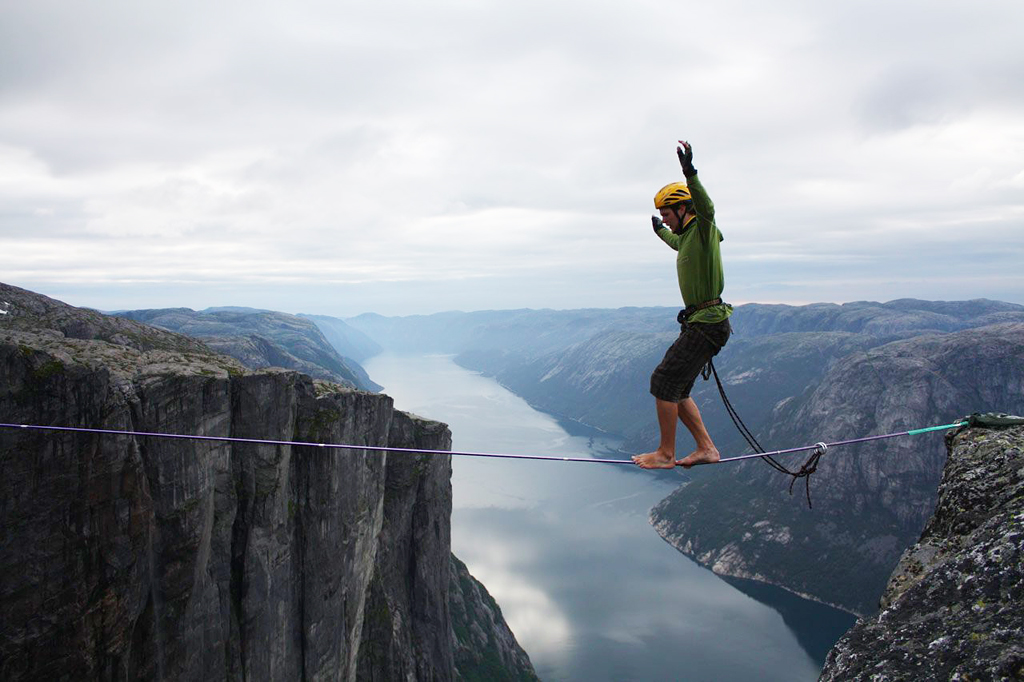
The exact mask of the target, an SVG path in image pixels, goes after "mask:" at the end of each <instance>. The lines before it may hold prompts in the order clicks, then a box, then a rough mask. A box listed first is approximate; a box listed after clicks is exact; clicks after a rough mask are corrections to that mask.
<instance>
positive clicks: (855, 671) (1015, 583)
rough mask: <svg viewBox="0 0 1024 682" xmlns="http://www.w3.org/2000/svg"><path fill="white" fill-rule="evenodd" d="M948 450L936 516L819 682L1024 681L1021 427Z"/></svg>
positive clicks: (965, 438)
mask: <svg viewBox="0 0 1024 682" xmlns="http://www.w3.org/2000/svg"><path fill="white" fill-rule="evenodd" d="M947 441H948V444H949V446H950V450H949V459H948V461H947V462H946V465H945V469H944V472H943V476H942V482H941V483H940V485H939V501H938V505H937V506H936V509H935V513H934V515H933V516H932V517H931V519H930V520H929V521H928V524H927V526H926V527H925V529H924V532H923V533H922V535H921V538H920V540H919V541H918V542H917V543H916V544H915V545H913V546H912V547H911V548H910V549H908V550H907V551H906V552H904V553H903V556H902V558H901V559H900V562H899V565H898V566H897V567H896V570H895V571H894V572H893V574H892V577H891V578H890V580H889V583H888V585H887V586H886V590H885V594H884V596H883V598H882V608H881V611H880V612H879V613H878V614H877V615H875V616H873V617H871V618H867V619H864V620H861V621H860V622H859V623H858V624H857V625H856V626H854V627H853V628H852V629H851V630H850V631H849V632H848V633H847V634H846V635H845V636H844V637H843V638H842V639H841V640H840V641H839V642H838V643H837V644H836V646H835V647H834V648H833V649H832V651H831V652H830V653H829V655H828V660H827V661H826V664H825V668H824V670H823V671H822V675H821V679H822V680H851V679H872V680H911V679H913V680H940V679H941V680H1020V679H1024V609H1022V608H1021V605H1022V604H1024V427H1022V426H1017V427H1013V428H1006V429H988V428H971V429H968V430H966V431H964V432H963V433H960V434H958V435H955V436H953V437H951V438H949V439H947Z"/></svg>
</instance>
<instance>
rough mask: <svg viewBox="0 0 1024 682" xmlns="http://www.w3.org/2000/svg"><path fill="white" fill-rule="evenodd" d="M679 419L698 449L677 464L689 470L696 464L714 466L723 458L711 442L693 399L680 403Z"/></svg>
mask: <svg viewBox="0 0 1024 682" xmlns="http://www.w3.org/2000/svg"><path fill="white" fill-rule="evenodd" d="M679 419H680V421H682V422H683V424H684V425H685V426H686V428H687V429H688V430H689V431H690V435H692V436H693V440H694V442H695V443H696V444H697V449H696V450H694V451H693V452H691V453H690V454H689V455H688V456H686V457H684V458H683V459H681V460H679V461H678V462H676V464H677V465H679V466H681V467H686V468H687V469H689V468H690V467H692V466H693V465H694V464H712V463H714V462H717V461H719V460H720V459H721V456H720V455H719V454H718V448H716V447H715V444H714V443H713V442H712V441H711V436H710V435H709V434H708V430H707V429H706V428H704V420H702V419H701V418H700V410H698V409H697V403H695V402H694V401H693V398H687V399H686V400H684V401H682V402H681V403H679ZM673 430H674V429H673Z"/></svg>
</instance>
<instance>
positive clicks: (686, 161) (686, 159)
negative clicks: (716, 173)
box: [676, 140, 697, 178]
mask: <svg viewBox="0 0 1024 682" xmlns="http://www.w3.org/2000/svg"><path fill="white" fill-rule="evenodd" d="M679 144H680V146H679V147H676V156H678V157H679V165H680V166H682V169H683V175H685V176H686V177H688V178H692V177H693V176H694V175H696V174H697V169H696V168H694V167H693V148H692V147H691V146H690V143H689V142H684V141H683V140H679Z"/></svg>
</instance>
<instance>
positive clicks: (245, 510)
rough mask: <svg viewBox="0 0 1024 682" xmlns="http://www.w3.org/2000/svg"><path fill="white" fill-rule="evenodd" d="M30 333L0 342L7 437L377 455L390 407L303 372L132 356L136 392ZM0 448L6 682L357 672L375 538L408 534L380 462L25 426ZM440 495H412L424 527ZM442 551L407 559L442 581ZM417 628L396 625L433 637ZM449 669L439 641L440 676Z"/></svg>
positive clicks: (429, 463)
mask: <svg viewBox="0 0 1024 682" xmlns="http://www.w3.org/2000/svg"><path fill="white" fill-rule="evenodd" d="M27 337H28V335H27V334H24V333H21V334H14V335H12V336H11V338H10V341H9V342H8V341H5V342H4V343H3V344H2V345H0V372H2V383H3V386H4V390H3V393H2V395H0V411H2V413H3V414H5V415H8V418H9V419H12V420H13V421H15V422H16V423H42V424H62V425H81V426H90V427H101V428H109V429H118V430H122V429H130V430H138V431H146V432H164V433H198V434H201V435H208V436H231V435H234V436H244V437H247V438H269V439H275V440H278V439H280V440H292V439H297V440H304V441H330V442H342V443H356V444H376V445H387V444H388V443H389V441H390V438H391V431H392V424H393V423H394V422H395V421H396V416H395V415H396V413H395V412H394V410H393V408H392V406H391V402H390V399H388V398H386V397H385V396H374V395H370V394H364V393H356V392H333V393H330V394H327V395H323V396H319V397H318V396H317V395H316V388H315V387H314V385H313V383H312V381H311V380H310V379H309V378H308V377H304V376H303V375H298V374H291V373H272V374H257V375H246V376H231V375H229V374H227V373H226V372H223V371H219V368H217V367H216V366H210V365H203V364H201V360H199V359H193V362H194V363H198V364H197V365H196V366H197V367H198V369H199V371H198V373H196V372H194V371H190V370H184V371H182V369H179V370H178V371H176V372H175V371H168V370H167V369H166V367H164V366H161V365H159V364H157V365H147V363H146V361H145V358H144V357H141V356H140V357H135V358H132V359H130V360H129V364H132V365H134V366H136V367H138V368H139V373H138V374H137V375H135V376H133V377H131V378H128V377H124V376H123V375H122V376H118V375H116V374H113V373H111V372H110V371H109V369H106V368H104V367H97V366H89V365H88V364H80V363H77V362H75V360H74V359H73V358H72V355H71V353H72V352H76V353H78V354H79V355H80V357H81V355H82V354H87V353H88V351H89V349H88V348H83V347H82V346H81V344H80V343H79V344H75V345H73V346H72V347H71V348H70V349H68V352H66V353H60V352H59V351H57V352H49V351H45V350H34V349H32V345H31V343H32V339H30V338H27ZM85 343H86V344H88V343H96V342H85ZM402 419H403V418H401V417H399V418H398V421H402ZM437 428H440V427H436V426H435V427H433V428H432V429H429V430H432V431H436V430H437ZM407 435H408V434H407ZM444 437H447V433H446V432H445V434H444V435H443V436H442V437H441V438H438V437H437V435H434V436H433V438H430V439H426V440H428V441H429V445H430V446H435V445H443V438H444ZM0 439H2V440H0V467H2V469H3V471H4V472H5V475H4V478H3V500H4V504H3V518H2V519H0V524H2V527H3V528H4V529H5V538H4V547H3V566H2V567H0V570H2V572H3V575H4V576H5V580H4V585H3V593H2V595H0V600H2V603H3V607H4V611H5V613H7V614H8V616H7V617H6V618H5V637H4V639H3V641H2V643H0V647H2V658H3V661H4V663H3V668H4V670H3V671H2V672H3V677H4V678H5V679H14V678H20V677H29V678H40V677H53V678H62V677H72V676H78V675H85V676H90V677H92V676H95V677H102V678H115V677H128V678H150V679H152V678H168V677H170V678H178V679H217V678H228V677H232V678H233V677H247V678H255V679H282V678H289V679H299V678H304V677H311V678H329V679H334V678H343V679H351V678H352V677H353V676H354V672H355V670H356V667H357V664H358V659H359V655H360V651H361V647H360V644H361V637H362V630H363V613H364V605H365V603H366V600H367V594H368V592H369V586H370V583H371V580H372V579H373V577H374V575H375V573H376V572H377V570H384V567H383V566H381V565H378V561H377V553H378V551H379V547H380V538H381V537H382V536H401V535H402V533H403V532H407V530H406V529H403V528H397V527H394V524H396V523H397V524H401V523H407V522H408V519H401V518H398V519H395V518H386V517H385V514H384V508H385V506H386V503H387V498H388V495H387V494H386V485H387V478H388V477H387V471H386V467H385V462H386V458H385V457H384V456H382V455H381V454H377V453H368V452H360V451H345V452H342V451H321V450H319V449H315V448H309V447H305V448H303V447H291V446H268V445H250V444H241V443H217V442H203V441H192V440H185V441H180V440H167V439H158V438H136V437H127V436H96V435H91V434H72V433H62V434H54V433H51V432H30V431H24V430H19V431H10V430H7V431H5V432H4V433H2V434H0ZM401 441H402V442H403V443H409V441H410V438H408V437H406V438H403V439H401ZM439 441H441V442H439ZM421 447H426V445H424V446H421ZM448 466H449V465H448V461H447V458H444V457H438V458H434V459H429V460H424V461H420V462H418V463H417V466H416V467H413V470H414V471H415V472H416V473H417V475H418V476H422V477H423V478H425V479H432V480H444V481H447V478H446V476H447V473H448V472H447V467H448ZM416 492H417V490H414V491H413V496H414V497H415V494H416ZM445 492H446V490H445V489H443V488H442V489H440V490H438V489H437V486H436V485H435V486H434V487H433V488H432V489H431V497H429V498H424V499H422V500H419V504H420V505H421V506H423V507H424V509H422V510H421V511H422V512H424V514H423V519H426V520H427V522H431V521H432V522H433V523H435V524H438V525H441V524H443V525H445V526H446V525H447V523H448V513H449V507H448V505H450V497H448V496H446V495H445V494H444V493H445ZM445 540H446V538H445V537H441V538H439V539H438V541H437V543H436V544H435V545H433V546H427V547H422V546H418V547H417V548H416V549H417V551H418V552H419V554H418V560H419V561H421V562H423V564H424V566H427V567H429V566H435V567H444V566H445V564H446V562H447V559H448V554H449V551H450V550H449V547H448V545H447V544H446V542H445ZM430 551H433V552H434V554H433V555H431V554H430ZM427 570H429V569H427ZM435 570H437V569H435ZM441 574H442V575H444V574H445V572H444V571H441ZM403 587H404V586H403ZM399 589H401V588H399ZM445 598H446V592H445V590H443V589H442V590H440V591H438V592H437V593H436V596H435V599H436V600H440V601H441V602H444V601H445ZM427 615H429V616H430V617H432V618H434V619H435V620H436V618H437V614H434V613H428V614H427ZM419 617H420V616H419V614H412V615H411V617H410V618H409V619H408V620H404V621H401V622H396V623H395V624H394V625H395V627H396V628H397V629H398V630H399V631H400V632H404V631H406V630H407V629H415V628H418V627H426V628H428V629H429V628H430V627H431V625H430V623H429V622H428V623H426V624H422V623H420V622H419V620H418V619H419ZM442 634H444V635H446V634H447V633H446V632H445V631H444V630H442ZM417 645H419V642H417ZM435 654H436V651H427V652H425V653H422V654H420V653H419V652H417V654H416V655H423V656H425V657H427V658H430V657H433V656H434V655H435ZM450 663H451V653H450V646H449V649H448V652H447V655H446V656H441V657H440V659H437V660H434V664H435V665H437V666H438V668H439V669H440V670H447V671H450V670H451V665H450ZM449 674H450V673H449ZM434 678H436V679H444V678H445V675H443V674H441V675H434Z"/></svg>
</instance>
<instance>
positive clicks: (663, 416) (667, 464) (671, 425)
mask: <svg viewBox="0 0 1024 682" xmlns="http://www.w3.org/2000/svg"><path fill="white" fill-rule="evenodd" d="M654 401H655V406H656V408H657V411H658V429H659V430H660V431H661V442H660V443H659V444H658V449H657V450H655V451H654V452H648V453H646V454H643V455H634V456H633V461H634V462H636V464H637V466H639V467H643V468H644V469H671V468H672V467H674V466H675V465H676V419H677V418H680V419H681V418H682V404H680V405H676V403H670V402H669V401H667V400H662V399H661V398H655V399H654ZM697 418H698V419H700V415H699V414H698V416H697ZM683 423H684V424H685V423H686V421H685V420H684V421H683ZM705 433H707V432H706V431H705ZM708 440H710V438H709V439H708Z"/></svg>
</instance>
